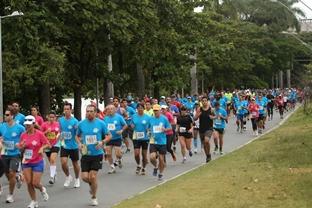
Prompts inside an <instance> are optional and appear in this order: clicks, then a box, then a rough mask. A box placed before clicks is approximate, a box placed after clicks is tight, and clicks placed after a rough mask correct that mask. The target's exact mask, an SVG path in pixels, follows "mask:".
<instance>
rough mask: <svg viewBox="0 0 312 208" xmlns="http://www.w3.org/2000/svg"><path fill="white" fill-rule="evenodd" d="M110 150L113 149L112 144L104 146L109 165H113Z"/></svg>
mask: <svg viewBox="0 0 312 208" xmlns="http://www.w3.org/2000/svg"><path fill="white" fill-rule="evenodd" d="M112 150H113V146H111V145H109V146H106V148H105V151H106V156H107V160H108V163H109V165H113V157H112Z"/></svg>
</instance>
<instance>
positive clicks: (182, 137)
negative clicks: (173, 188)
mask: <svg viewBox="0 0 312 208" xmlns="http://www.w3.org/2000/svg"><path fill="white" fill-rule="evenodd" d="M187 110H188V109H187V108H186V107H184V106H182V107H181V115H180V116H179V117H178V120H177V132H178V136H179V142H180V145H181V153H182V157H183V159H182V163H185V162H186V150H188V152H189V156H190V157H192V156H193V153H192V149H191V146H192V137H193V136H192V133H193V119H192V118H191V116H190V115H189V114H188V113H187Z"/></svg>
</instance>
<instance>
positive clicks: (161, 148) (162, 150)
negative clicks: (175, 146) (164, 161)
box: [150, 144, 167, 155]
mask: <svg viewBox="0 0 312 208" xmlns="http://www.w3.org/2000/svg"><path fill="white" fill-rule="evenodd" d="M154 152H158V153H159V154H161V155H165V154H166V153H167V145H165V144H150V153H154Z"/></svg>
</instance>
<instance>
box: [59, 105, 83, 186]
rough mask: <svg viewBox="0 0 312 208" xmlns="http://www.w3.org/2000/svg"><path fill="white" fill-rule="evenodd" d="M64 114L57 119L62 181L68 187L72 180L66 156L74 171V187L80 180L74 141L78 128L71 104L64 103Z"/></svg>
mask: <svg viewBox="0 0 312 208" xmlns="http://www.w3.org/2000/svg"><path fill="white" fill-rule="evenodd" d="M63 109H64V116H63V117H61V118H60V119H59V125H60V131H61V135H60V140H61V164H62V169H63V172H64V173H65V175H66V180H65V183H64V187H69V185H70V183H71V182H72V180H73V177H72V176H71V175H70V174H69V168H68V164H67V161H68V157H69V158H70V159H71V161H72V164H73V167H74V172H75V182H74V187H75V188H78V187H80V180H79V172H80V166H79V164H78V160H79V150H78V144H77V141H76V132H77V128H78V120H77V119H76V118H74V117H73V116H72V115H71V113H72V104H71V103H65V104H64V107H63Z"/></svg>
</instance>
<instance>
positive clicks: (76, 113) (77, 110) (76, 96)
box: [74, 85, 81, 120]
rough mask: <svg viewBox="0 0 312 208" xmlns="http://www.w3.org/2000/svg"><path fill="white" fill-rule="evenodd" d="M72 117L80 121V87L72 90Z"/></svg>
mask: <svg viewBox="0 0 312 208" xmlns="http://www.w3.org/2000/svg"><path fill="white" fill-rule="evenodd" d="M74 116H75V118H77V119H78V120H81V85H79V86H76V87H75V88H74Z"/></svg>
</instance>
